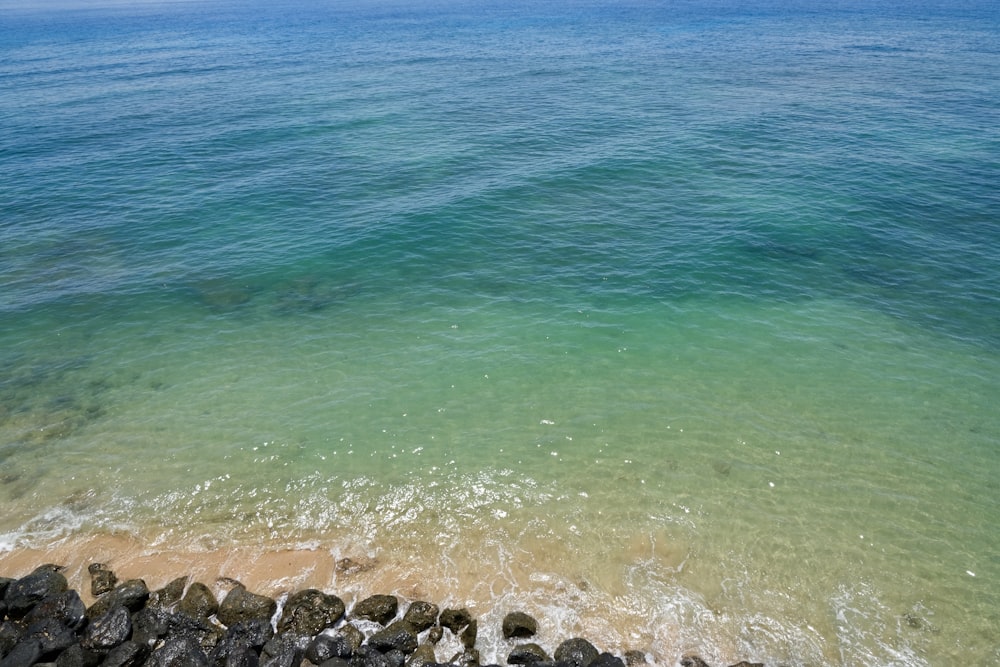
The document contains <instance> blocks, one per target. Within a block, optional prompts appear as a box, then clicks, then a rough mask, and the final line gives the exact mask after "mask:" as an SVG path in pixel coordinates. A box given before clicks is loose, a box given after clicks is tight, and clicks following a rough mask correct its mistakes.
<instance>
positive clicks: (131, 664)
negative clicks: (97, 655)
mask: <svg viewBox="0 0 1000 667" xmlns="http://www.w3.org/2000/svg"><path fill="white" fill-rule="evenodd" d="M148 655H149V647H148V646H146V645H145V644H139V643H137V642H133V641H127V642H124V643H122V644H119V645H118V646H116V647H114V648H113V649H111V650H110V651H108V655H107V657H106V658H104V661H103V662H102V663H101V667H140V666H141V665H143V664H144V663H145V662H146V656H148Z"/></svg>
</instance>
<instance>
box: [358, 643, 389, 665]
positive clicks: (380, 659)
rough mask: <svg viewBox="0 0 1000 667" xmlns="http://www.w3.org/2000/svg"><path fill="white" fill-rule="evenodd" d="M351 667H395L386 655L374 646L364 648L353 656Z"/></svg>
mask: <svg viewBox="0 0 1000 667" xmlns="http://www.w3.org/2000/svg"><path fill="white" fill-rule="evenodd" d="M351 667H393V666H392V662H391V661H390V660H389V658H387V657H386V656H385V655H384V654H382V653H380V652H379V651H377V650H376V649H375V648H374V647H372V646H362V647H361V648H359V649H358V650H357V651H355V652H354V655H352V656H351Z"/></svg>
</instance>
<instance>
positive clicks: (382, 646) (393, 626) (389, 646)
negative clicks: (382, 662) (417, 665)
mask: <svg viewBox="0 0 1000 667" xmlns="http://www.w3.org/2000/svg"><path fill="white" fill-rule="evenodd" d="M368 644H369V646H374V647H375V648H376V649H377V650H379V651H381V652H382V653H388V652H389V651H391V650H393V649H395V650H397V651H401V652H402V653H403V654H405V655H409V654H410V653H413V652H414V651H416V650H417V634H416V633H415V632H414V631H413V628H411V627H410V624H409V623H407V622H406V621H396V622H395V623H390V624H389V625H388V626H386V627H385V628H383V629H381V630H379V631H378V632H376V633H375V634H373V635H372V636H371V637H369V638H368Z"/></svg>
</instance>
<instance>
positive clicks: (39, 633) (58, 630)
mask: <svg viewBox="0 0 1000 667" xmlns="http://www.w3.org/2000/svg"><path fill="white" fill-rule="evenodd" d="M28 639H32V640H35V641H37V642H38V650H39V659H41V660H51V659H54V658H56V657H58V655H59V654H60V653H62V652H63V651H65V650H66V649H68V648H69V647H70V646H72V645H73V644H76V643H77V637H76V633H75V632H73V631H72V630H71V629H70V628H68V627H66V626H65V625H64V624H63V623H62V622H61V621H59V620H57V619H54V618H45V619H42V620H40V621H36V622H34V623H33V624H31V625H29V626H28V627H27V629H26V630H25V631H24V638H23V639H22V640H21V641H25V640H28Z"/></svg>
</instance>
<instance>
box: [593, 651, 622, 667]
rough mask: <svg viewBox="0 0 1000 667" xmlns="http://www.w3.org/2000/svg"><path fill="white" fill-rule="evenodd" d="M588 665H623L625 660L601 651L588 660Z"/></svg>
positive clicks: (611, 666)
mask: <svg viewBox="0 0 1000 667" xmlns="http://www.w3.org/2000/svg"><path fill="white" fill-rule="evenodd" d="M590 667H625V662H624V661H623V660H622V659H621V658H617V657H615V656H613V655H611V654H610V653H601V654H600V655H598V656H597V657H596V658H594V659H593V660H591V661H590Z"/></svg>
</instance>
